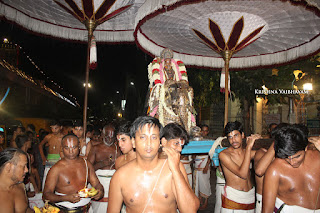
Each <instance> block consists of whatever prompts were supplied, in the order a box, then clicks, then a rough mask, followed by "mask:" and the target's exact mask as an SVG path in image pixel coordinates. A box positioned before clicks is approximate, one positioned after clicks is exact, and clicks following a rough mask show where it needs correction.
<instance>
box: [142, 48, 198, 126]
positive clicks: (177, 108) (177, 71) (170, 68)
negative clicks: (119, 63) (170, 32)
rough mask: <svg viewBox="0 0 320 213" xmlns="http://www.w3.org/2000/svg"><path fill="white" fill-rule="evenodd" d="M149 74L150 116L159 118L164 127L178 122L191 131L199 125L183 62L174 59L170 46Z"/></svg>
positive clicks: (150, 69)
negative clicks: (196, 123)
mask: <svg viewBox="0 0 320 213" xmlns="http://www.w3.org/2000/svg"><path fill="white" fill-rule="evenodd" d="M148 77H149V82H150V84H149V88H150V97H149V101H148V105H149V109H148V115H150V116H152V117H156V118H159V120H160V123H161V124H162V125H163V126H165V125H167V124H168V123H173V122H176V123H178V124H180V125H181V126H183V127H185V129H186V130H187V131H188V132H189V131H190V128H191V127H192V126H195V116H194V114H195V110H194V108H193V89H192V88H191V87H190V86H189V82H188V76H187V71H186V68H185V66H184V64H183V62H182V61H181V60H179V59H173V52H172V50H170V49H168V48H166V49H164V50H163V51H162V52H161V56H160V57H158V58H155V59H154V60H153V61H152V63H150V64H149V66H148Z"/></svg>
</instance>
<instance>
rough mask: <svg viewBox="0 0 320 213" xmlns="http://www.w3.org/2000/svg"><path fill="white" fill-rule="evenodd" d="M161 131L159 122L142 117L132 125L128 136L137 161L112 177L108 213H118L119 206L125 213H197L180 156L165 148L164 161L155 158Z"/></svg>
mask: <svg viewBox="0 0 320 213" xmlns="http://www.w3.org/2000/svg"><path fill="white" fill-rule="evenodd" d="M161 131H162V126H161V124H160V123H159V120H158V119H156V118H153V117H149V116H142V117H138V118H137V119H136V120H135V121H134V122H133V124H132V127H131V130H130V134H131V137H132V140H133V146H134V148H135V149H136V154H137V158H136V159H135V160H133V161H131V162H129V163H127V164H126V165H124V166H122V167H121V168H120V169H119V170H117V171H116V173H115V174H114V176H113V177H112V180H111V184H110V193H109V206H108V211H107V212H108V213H118V212H120V209H121V205H122V202H124V203H125V205H126V206H127V209H126V210H127V212H128V213H132V212H139V213H141V212H172V213H173V212H177V208H179V211H180V212H183V213H184V212H192V213H195V212H196V211H197V210H198V208H199V199H198V198H197V197H196V196H195V194H194V193H193V192H192V190H191V188H190V186H189V184H188V183H187V174H186V171H185V169H184V167H183V165H182V163H181V162H180V154H179V153H178V152H177V151H175V150H174V149H172V148H167V147H165V148H163V151H164V152H165V153H166V154H167V156H168V158H167V159H159V158H158V150H159V146H160V132H161ZM128 178H129V179H128Z"/></svg>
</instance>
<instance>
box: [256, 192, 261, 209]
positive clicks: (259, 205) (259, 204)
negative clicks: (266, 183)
mask: <svg viewBox="0 0 320 213" xmlns="http://www.w3.org/2000/svg"><path fill="white" fill-rule="evenodd" d="M261 212H262V195H261V194H258V193H256V211H255V213H261Z"/></svg>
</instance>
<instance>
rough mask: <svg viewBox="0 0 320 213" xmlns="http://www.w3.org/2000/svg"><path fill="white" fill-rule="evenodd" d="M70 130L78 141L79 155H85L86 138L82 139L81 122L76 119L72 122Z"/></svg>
mask: <svg viewBox="0 0 320 213" xmlns="http://www.w3.org/2000/svg"><path fill="white" fill-rule="evenodd" d="M72 132H73V134H75V135H76V136H77V137H78V138H79V141H80V156H82V157H84V156H85V155H86V146H87V144H86V140H85V139H84V134H83V133H84V132H83V123H82V122H81V121H80V120H77V121H75V122H74V123H73V127H72Z"/></svg>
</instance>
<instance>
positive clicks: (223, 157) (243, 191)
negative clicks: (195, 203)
mask: <svg viewBox="0 0 320 213" xmlns="http://www.w3.org/2000/svg"><path fill="white" fill-rule="evenodd" d="M224 131H225V135H226V136H227V138H228V141H229V142H230V145H231V146H230V147H229V148H227V149H225V150H224V151H222V152H221V153H220V154H219V160H220V165H221V167H222V170H223V174H224V176H225V179H226V185H225V187H224V190H223V191H222V195H221V197H222V209H221V212H222V213H226V212H244V211H245V212H254V209H255V188H254V187H253V184H252V181H251V174H250V162H251V160H253V158H254V155H255V151H253V150H252V147H253V144H254V141H255V140H256V139H258V138H261V136H260V135H251V136H250V137H247V146H246V147H245V148H244V146H243V144H242V139H243V138H244V133H243V128H242V124H241V123H240V122H238V121H235V122H228V123H227V125H226V126H225V129H224Z"/></svg>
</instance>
